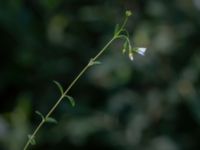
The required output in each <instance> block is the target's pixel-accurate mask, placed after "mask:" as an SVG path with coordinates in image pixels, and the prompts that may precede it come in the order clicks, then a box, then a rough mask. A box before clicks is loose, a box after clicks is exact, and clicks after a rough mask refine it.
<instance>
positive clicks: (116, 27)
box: [114, 24, 119, 35]
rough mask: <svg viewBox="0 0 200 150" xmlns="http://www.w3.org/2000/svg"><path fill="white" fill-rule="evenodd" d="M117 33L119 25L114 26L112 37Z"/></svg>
mask: <svg viewBox="0 0 200 150" xmlns="http://www.w3.org/2000/svg"><path fill="white" fill-rule="evenodd" d="M118 31H119V24H116V26H115V31H114V35H116V34H117V32H118Z"/></svg>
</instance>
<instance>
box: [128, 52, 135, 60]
mask: <svg viewBox="0 0 200 150" xmlns="http://www.w3.org/2000/svg"><path fill="white" fill-rule="evenodd" d="M129 58H130V60H131V61H133V59H134V58H133V53H129Z"/></svg>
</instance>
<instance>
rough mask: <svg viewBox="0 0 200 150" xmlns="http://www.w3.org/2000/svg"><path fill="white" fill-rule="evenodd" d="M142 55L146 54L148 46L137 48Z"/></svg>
mask: <svg viewBox="0 0 200 150" xmlns="http://www.w3.org/2000/svg"><path fill="white" fill-rule="evenodd" d="M136 51H137V52H138V53H139V54H140V55H144V54H145V52H146V48H145V47H140V48H138V49H137V50H136Z"/></svg>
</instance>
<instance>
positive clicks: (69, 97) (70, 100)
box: [65, 95, 75, 107]
mask: <svg viewBox="0 0 200 150" xmlns="http://www.w3.org/2000/svg"><path fill="white" fill-rule="evenodd" d="M65 97H66V98H68V100H69V102H70V103H71V105H72V107H74V106H75V101H74V99H73V97H71V96H69V95H65Z"/></svg>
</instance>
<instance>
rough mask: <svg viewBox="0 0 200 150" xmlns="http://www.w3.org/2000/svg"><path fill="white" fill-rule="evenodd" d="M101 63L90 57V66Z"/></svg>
mask: <svg viewBox="0 0 200 150" xmlns="http://www.w3.org/2000/svg"><path fill="white" fill-rule="evenodd" d="M100 64H101V62H100V61H94V60H93V59H90V62H89V66H93V65H100Z"/></svg>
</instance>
